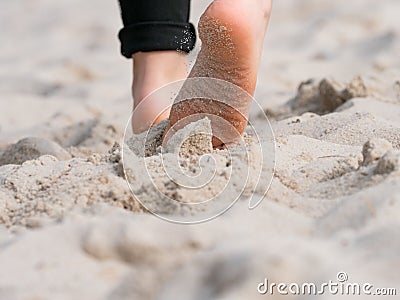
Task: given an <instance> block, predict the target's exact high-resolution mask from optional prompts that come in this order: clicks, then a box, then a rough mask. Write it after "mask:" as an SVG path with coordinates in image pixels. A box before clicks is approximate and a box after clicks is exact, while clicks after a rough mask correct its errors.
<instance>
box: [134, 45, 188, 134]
mask: <svg viewBox="0 0 400 300" xmlns="http://www.w3.org/2000/svg"><path fill="white" fill-rule="evenodd" d="M132 58H133V61H134V63H133V73H134V75H133V84H132V96H133V100H134V110H135V111H134V114H133V116H132V129H133V132H134V133H141V132H143V131H145V130H147V129H149V128H150V127H151V126H152V125H154V124H156V123H158V122H160V121H162V120H164V119H167V118H168V116H169V109H167V110H166V109H165V108H166V107H168V106H170V105H171V104H172V103H164V102H165V99H149V98H148V96H149V95H150V94H152V93H153V92H154V91H155V90H157V89H158V88H160V87H162V86H164V85H166V84H168V83H171V82H174V81H177V80H182V79H185V78H186V77H187V54H186V53H182V52H178V51H152V52H138V53H135V54H134V55H133V56H132ZM146 97H147V98H146ZM143 100H146V101H143ZM139 104H140V106H139Z"/></svg>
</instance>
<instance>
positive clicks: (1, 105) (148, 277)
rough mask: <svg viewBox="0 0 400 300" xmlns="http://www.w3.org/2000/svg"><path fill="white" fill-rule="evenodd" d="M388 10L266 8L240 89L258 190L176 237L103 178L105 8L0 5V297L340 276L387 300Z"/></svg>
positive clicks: (359, 3) (114, 59) (391, 49)
mask: <svg viewBox="0 0 400 300" xmlns="http://www.w3.org/2000/svg"><path fill="white" fill-rule="evenodd" d="M208 3H209V1H201V0H194V1H193V13H192V19H193V22H195V23H196V22H197V21H196V20H198V18H199V16H200V14H201V12H202V11H203V10H204V8H205V7H206V6H207V4H208ZM399 12H400V2H399V1H396V0H382V1H373V0H355V1H344V0H338V1H326V0H296V1H293V0H292V1H291V0H277V1H275V3H274V9H273V16H272V19H271V23H270V27H269V31H268V34H267V38H266V41H265V51H264V53H263V60H262V63H261V67H260V74H259V80H258V87H257V92H256V99H257V101H258V102H259V103H261V105H262V107H263V109H264V110H265V111H266V112H267V114H268V115H269V116H270V120H271V122H272V127H273V130H274V132H275V136H276V146H277V148H276V152H277V153H276V163H277V165H276V174H275V177H274V180H273V184H272V186H271V189H270V191H269V193H268V195H267V197H266V199H265V200H264V202H263V203H262V205H261V206H260V207H259V208H257V209H256V210H254V211H251V212H250V211H248V210H247V206H246V205H247V203H238V204H237V205H235V207H234V208H233V209H232V210H230V211H229V212H228V213H227V214H225V215H223V216H222V217H220V218H218V219H216V220H214V221H212V222H209V223H206V224H201V225H196V226H182V225H174V224H171V223H166V222H164V221H161V220H159V219H157V218H155V217H154V216H152V215H149V214H147V213H145V212H143V211H142V209H141V208H140V205H139V204H138V203H137V202H136V201H135V199H134V198H133V196H132V195H131V193H130V191H129V189H128V187H127V185H126V182H125V180H124V179H123V177H122V176H121V174H120V171H119V169H118V166H119V165H120V158H119V156H120V153H119V149H118V147H115V146H114V147H113V145H114V143H115V142H118V143H121V139H122V135H123V129H124V127H125V125H126V123H127V121H128V118H129V112H130V105H131V99H130V82H131V62H130V61H129V60H126V59H124V58H123V57H122V56H120V54H119V42H118V39H117V33H118V30H119V29H120V27H121V21H120V18H119V8H118V4H117V1H99V0H97V1H93V0H87V1H76V0H70V1H50V0H29V1H27V0H15V1H7V2H6V1H2V2H0V34H1V36H2V40H3V43H2V46H1V47H0V223H1V231H0V266H1V268H0V299H7V300H8V299H117V300H118V299H259V298H263V297H265V296H260V295H258V293H257V284H258V283H259V282H261V281H263V280H264V278H265V277H268V278H269V279H270V280H271V281H274V282H278V283H279V282H286V283H291V282H299V283H302V282H316V283H319V282H325V281H329V280H335V279H336V274H337V273H338V272H340V271H345V272H347V273H348V274H349V281H351V282H361V283H364V282H369V283H372V284H374V285H375V286H376V287H397V288H400V286H399V282H400V272H399V267H398V266H399V265H400V256H399V249H400V238H399V234H400V218H399V217H400V154H399V149H400V59H399V58H400V57H399V53H400V26H399V21H398V13H399ZM199 46H200V45H198V46H197V49H196V51H194V52H193V53H192V54H191V58H190V59H191V62H193V60H194V59H195V55H196V53H197V51H198V47H199ZM357 76H359V77H357ZM311 79H312V80H311ZM251 118H252V120H255V121H257V119H260V116H259V114H258V113H257V112H256V111H255V112H254V113H253V114H252V115H251ZM27 137H35V138H36V139H33V138H31V139H30V140H25V141H24V142H20V143H19V144H14V143H17V142H18V141H19V140H21V139H23V138H27ZM110 150H111V151H110ZM398 292H399V293H400V290H399V291H398ZM281 297H282V298H285V296H281ZM286 297H287V296H286ZM270 298H271V299H280V297H279V296H278V295H274V296H273V297H270ZM331 298H333V296H330V295H324V296H321V299H331ZM298 299H308V297H307V296H301V297H300V296H299V297H298Z"/></svg>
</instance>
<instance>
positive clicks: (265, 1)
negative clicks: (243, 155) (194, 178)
mask: <svg viewBox="0 0 400 300" xmlns="http://www.w3.org/2000/svg"><path fill="white" fill-rule="evenodd" d="M271 6H272V0H215V1H214V2H213V3H212V4H211V5H210V6H209V7H208V8H207V10H206V11H205V12H204V14H203V15H202V17H201V19H200V23H199V35H200V39H201V40H202V49H201V51H200V53H199V56H198V58H197V61H196V63H195V65H194V67H193V69H192V71H191V73H190V75H189V77H213V78H217V79H223V80H225V81H228V82H231V83H233V84H235V85H237V86H239V87H241V88H242V89H244V90H245V91H247V92H248V93H249V94H251V95H254V91H255V87H256V81H257V73H258V65H259V61H260V57H261V53H262V48H263V42H264V36H265V32H266V29H267V25H268V22H269V18H270V12H271ZM193 101H196V100H188V101H184V102H180V103H177V104H174V105H173V107H172V109H171V114H170V125H171V126H173V125H174V124H175V123H177V122H178V121H179V120H181V119H183V118H185V117H187V116H189V115H192V114H198V113H208V114H215V113H216V112H218V115H219V116H221V117H223V118H224V119H225V120H227V121H229V122H230V123H231V124H232V125H233V126H234V127H235V128H236V129H237V130H238V131H239V132H240V133H243V131H244V129H245V127H246V125H247V117H248V116H243V115H242V114H240V113H238V112H236V111H234V110H233V109H232V108H231V107H229V106H225V105H223V104H218V103H216V104H214V106H210V105H202V101H201V100H197V101H196V102H197V103H195V102H193ZM243 105H245V106H247V107H248V108H250V106H251V103H250V102H249V103H244V104H243V103H241V104H240V106H241V107H243ZM232 107H237V106H235V103H232ZM214 146H219V145H218V142H215V143H214Z"/></svg>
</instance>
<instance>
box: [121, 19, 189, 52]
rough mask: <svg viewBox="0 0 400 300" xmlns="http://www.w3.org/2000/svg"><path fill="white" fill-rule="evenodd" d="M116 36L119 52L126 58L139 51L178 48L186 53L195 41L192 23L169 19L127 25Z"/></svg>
mask: <svg viewBox="0 0 400 300" xmlns="http://www.w3.org/2000/svg"><path fill="white" fill-rule="evenodd" d="M118 36H119V39H120V41H121V53H122V55H123V56H125V57H127V58H131V57H132V54H134V53H136V52H139V51H143V52H146V51H157V50H178V51H183V52H187V53H188V52H190V51H191V50H193V48H194V46H195V43H196V30H195V28H194V26H193V24H191V23H177V22H169V21H156V22H140V23H136V24H132V25H128V26H125V27H124V28H122V29H121V31H120V32H119V35H118Z"/></svg>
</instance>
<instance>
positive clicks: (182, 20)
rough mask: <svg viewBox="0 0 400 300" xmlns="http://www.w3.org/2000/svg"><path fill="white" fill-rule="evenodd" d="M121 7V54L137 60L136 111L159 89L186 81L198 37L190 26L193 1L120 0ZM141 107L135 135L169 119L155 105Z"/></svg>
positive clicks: (134, 86)
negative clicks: (148, 96) (191, 53)
mask: <svg viewBox="0 0 400 300" xmlns="http://www.w3.org/2000/svg"><path fill="white" fill-rule="evenodd" d="M119 3H120V7H121V16H122V21H123V23H124V28H123V29H122V30H121V31H120V33H119V38H120V40H121V52H122V54H123V55H124V56H125V57H127V58H133V74H134V75H133V83H132V95H133V99H134V108H136V107H137V106H138V105H139V103H141V101H142V100H143V99H144V98H145V97H146V96H147V95H149V94H150V93H151V92H153V91H154V90H156V89H157V88H159V87H161V86H163V85H165V84H168V83H170V82H173V81H176V80H180V79H184V78H186V76H187V55H186V54H187V53H188V52H189V51H191V50H192V49H193V48H194V44H195V40H196V36H195V30H194V27H193V25H192V24H190V23H189V11H190V0H174V1H165V0H119ZM171 104H172V103H171ZM145 106H146V107H145ZM141 107H143V109H141V111H140V112H137V113H135V114H134V116H133V118H132V128H133V131H134V132H135V133H139V132H142V131H144V130H146V129H148V128H149V127H150V126H151V125H152V124H153V121H155V122H159V121H161V120H162V119H165V118H167V117H168V115H169V112H166V113H164V114H163V115H161V116H159V114H160V113H161V111H160V110H161V109H160V107H158V106H157V103H155V102H154V101H152V103H149V104H147V105H144V106H143V105H142V106H141Z"/></svg>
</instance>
